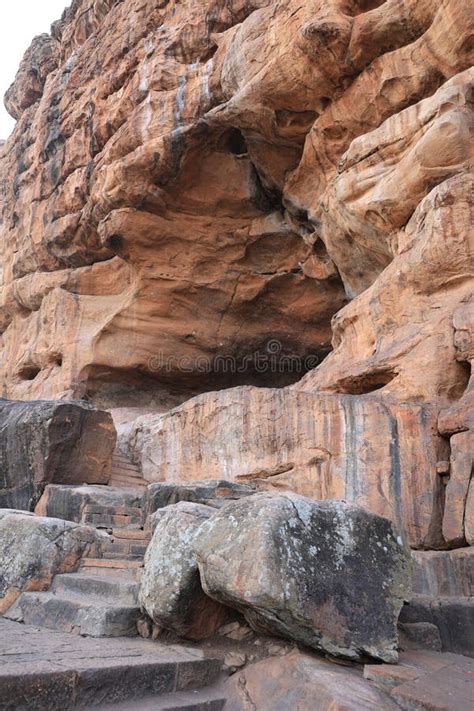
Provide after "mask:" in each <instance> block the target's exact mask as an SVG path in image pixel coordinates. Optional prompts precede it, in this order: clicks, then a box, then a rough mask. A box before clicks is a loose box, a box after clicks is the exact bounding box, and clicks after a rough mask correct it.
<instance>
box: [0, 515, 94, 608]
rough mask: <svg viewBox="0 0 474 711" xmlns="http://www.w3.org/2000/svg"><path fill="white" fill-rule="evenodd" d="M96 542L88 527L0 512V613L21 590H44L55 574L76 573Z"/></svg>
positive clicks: (52, 519) (91, 529) (12, 601)
mask: <svg viewBox="0 0 474 711" xmlns="http://www.w3.org/2000/svg"><path fill="white" fill-rule="evenodd" d="M100 540H101V537H100V534H98V533H97V531H96V530H95V529H93V528H90V527H89V526H80V525H77V524H75V523H71V522H69V521H62V520H60V519H55V518H42V517H39V516H33V515H31V514H30V513H27V514H26V515H25V514H21V513H18V512H15V511H12V512H9V511H8V510H0V614H3V613H4V612H5V611H6V610H8V609H9V608H10V606H11V605H12V604H13V603H14V602H15V600H16V599H17V598H18V596H19V595H20V593H21V592H22V591H40V590H47V589H48V588H49V587H50V586H51V583H52V580H53V577H54V576H55V575H56V574H57V573H69V572H71V571H74V570H76V569H77V568H78V566H79V563H80V561H81V558H82V557H83V556H84V555H85V554H86V553H87V552H90V551H91V550H92V549H93V548H94V547H97V546H98V545H99V543H100Z"/></svg>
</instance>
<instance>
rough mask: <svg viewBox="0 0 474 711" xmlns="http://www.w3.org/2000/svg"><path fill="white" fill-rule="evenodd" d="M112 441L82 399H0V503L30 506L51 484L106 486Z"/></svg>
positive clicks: (103, 415)
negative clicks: (59, 400)
mask: <svg viewBox="0 0 474 711" xmlns="http://www.w3.org/2000/svg"><path fill="white" fill-rule="evenodd" d="M115 440H116V432H115V427H114V424H113V421H112V418H111V416H110V415H109V413H107V412H104V411H101V410H97V409H95V408H94V407H92V406H91V405H89V404H87V403H84V402H48V401H38V402H15V401H9V400H0V506H1V507H5V508H18V509H25V510H30V509H33V508H34V506H35V505H36V503H37V501H38V499H39V497H40V496H41V494H42V492H43V490H44V488H45V486H46V485H47V484H50V483H56V484H82V483H90V484H107V482H108V481H109V478H110V474H111V468H112V454H113V451H114V448H115Z"/></svg>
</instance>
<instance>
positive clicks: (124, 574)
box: [80, 565, 143, 582]
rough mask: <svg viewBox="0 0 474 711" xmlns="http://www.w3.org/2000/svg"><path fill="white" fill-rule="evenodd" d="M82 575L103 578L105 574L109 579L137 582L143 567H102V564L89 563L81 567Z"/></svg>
mask: <svg viewBox="0 0 474 711" xmlns="http://www.w3.org/2000/svg"><path fill="white" fill-rule="evenodd" d="M80 572H81V573H83V574H84V575H93V576H94V577H95V576H98V577H100V578H103V577H104V576H105V575H106V576H107V578H108V579H109V580H130V581H132V582H134V581H136V582H139V581H140V580H141V577H142V575H143V567H140V568H104V567H103V566H95V565H89V566H87V567H85V568H81V569H80Z"/></svg>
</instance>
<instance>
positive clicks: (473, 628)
mask: <svg viewBox="0 0 474 711" xmlns="http://www.w3.org/2000/svg"><path fill="white" fill-rule="evenodd" d="M400 622H402V623H408V624H411V623H416V622H429V623H430V624H432V625H435V626H436V627H437V628H438V630H439V633H440V638H441V644H442V650H443V652H454V653H455V654H463V655H466V656H474V597H454V596H446V597H432V596H428V595H414V596H413V598H412V600H411V601H410V603H409V604H406V605H404V606H403V608H402V610H401V613H400Z"/></svg>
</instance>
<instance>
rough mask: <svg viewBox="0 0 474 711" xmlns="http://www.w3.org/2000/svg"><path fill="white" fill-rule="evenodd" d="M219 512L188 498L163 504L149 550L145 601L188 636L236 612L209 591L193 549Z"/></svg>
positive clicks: (160, 620) (163, 622)
mask: <svg viewBox="0 0 474 711" xmlns="http://www.w3.org/2000/svg"><path fill="white" fill-rule="evenodd" d="M214 512H215V509H213V508H212V507H210V506H203V505H201V504H195V503H191V502H188V501H182V502H180V503H179V504H176V505H174V506H167V507H166V508H163V509H159V510H158V511H157V512H156V513H155V514H154V517H153V518H154V525H155V532H154V534H153V538H152V540H151V542H150V545H149V547H148V550H147V552H146V555H145V570H144V573H143V578H142V582H141V586H140V594H139V601H140V605H141V606H142V608H143V609H144V610H145V611H146V612H147V613H148V615H149V616H150V617H151V618H152V620H153V621H154V622H155V623H156V624H157V625H159V626H161V627H164V628H165V629H169V630H172V631H173V632H176V633H177V634H178V635H179V636H181V637H186V638H189V639H196V640H198V639H203V638H204V637H209V636H211V635H212V634H213V633H214V632H216V631H217V630H218V629H219V627H221V626H222V625H223V624H224V623H225V622H226V621H228V620H229V618H230V616H231V611H230V610H229V609H228V608H226V607H224V606H223V605H221V604H220V603H219V602H216V601H215V600H212V599H211V598H209V597H207V595H205V594H204V592H203V589H202V587H201V581H200V578H199V571H198V565H197V560H196V555H195V552H194V550H193V541H194V538H195V537H196V535H197V533H198V530H199V527H200V526H201V524H202V523H203V522H204V521H207V519H209V517H210V516H212V514H213V513H214Z"/></svg>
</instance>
